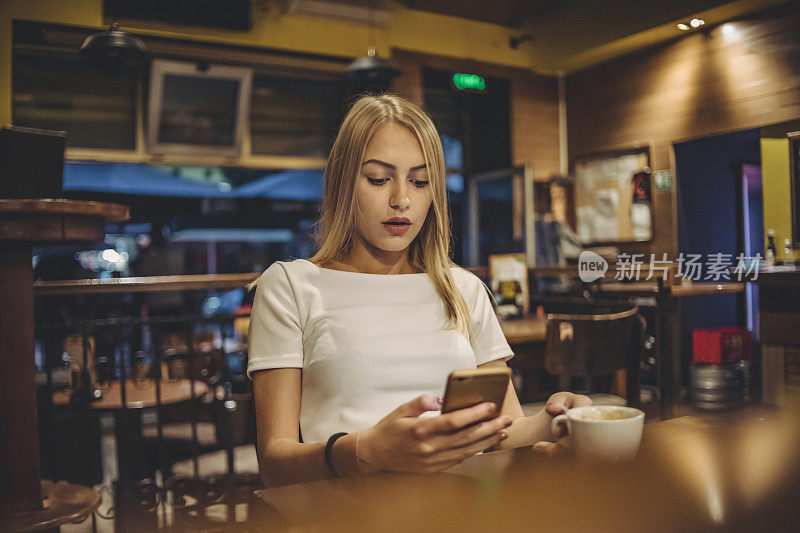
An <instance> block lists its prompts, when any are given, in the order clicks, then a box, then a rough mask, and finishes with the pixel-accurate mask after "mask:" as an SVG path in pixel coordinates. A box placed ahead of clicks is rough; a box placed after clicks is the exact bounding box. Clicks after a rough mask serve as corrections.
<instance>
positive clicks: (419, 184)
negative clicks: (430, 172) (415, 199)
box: [411, 180, 428, 189]
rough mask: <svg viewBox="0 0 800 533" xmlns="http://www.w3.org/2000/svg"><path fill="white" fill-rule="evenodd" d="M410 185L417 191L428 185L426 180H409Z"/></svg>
mask: <svg viewBox="0 0 800 533" xmlns="http://www.w3.org/2000/svg"><path fill="white" fill-rule="evenodd" d="M411 183H413V184H414V187H417V188H418V189H421V188H423V187H426V186H427V185H428V180H411Z"/></svg>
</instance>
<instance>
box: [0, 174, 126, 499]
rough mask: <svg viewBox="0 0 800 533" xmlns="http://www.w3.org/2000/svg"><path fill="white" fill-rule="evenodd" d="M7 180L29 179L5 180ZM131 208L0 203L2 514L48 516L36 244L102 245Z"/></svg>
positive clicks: (67, 203) (69, 202)
mask: <svg viewBox="0 0 800 533" xmlns="http://www.w3.org/2000/svg"><path fill="white" fill-rule="evenodd" d="M3 179H25V178H24V177H22V176H18V177H13V178H12V177H10V176H4V177H3ZM128 215H129V213H128V208H127V207H124V206H121V205H116V204H108V203H101V202H83V201H76V200H0V294H2V295H3V301H2V305H0V339H2V342H0V376H3V378H4V384H3V387H0V427H2V428H3V430H2V431H0V457H2V461H0V514H5V513H9V512H26V511H37V510H41V509H42V484H41V468H40V464H39V431H38V427H37V421H36V382H35V377H36V376H35V368H34V365H33V351H34V342H35V341H34V332H33V326H34V324H33V320H34V318H33V268H32V264H31V254H32V251H33V246H34V245H35V244H48V243H62V242H79V241H90V242H91V241H103V240H104V238H105V224H106V222H120V221H123V220H127V218H128Z"/></svg>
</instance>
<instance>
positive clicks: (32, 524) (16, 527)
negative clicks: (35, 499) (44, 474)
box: [7, 481, 102, 531]
mask: <svg viewBox="0 0 800 533" xmlns="http://www.w3.org/2000/svg"><path fill="white" fill-rule="evenodd" d="M42 499H43V500H44V506H45V508H44V509H43V510H41V511H28V512H24V513H17V514H15V515H13V516H12V518H11V521H10V523H9V524H7V525H9V526H10V529H11V531H42V530H49V529H52V528H54V527H58V526H61V525H63V524H68V523H70V522H76V521H80V520H83V519H85V518H86V517H87V516H89V515H90V514H92V513H93V512H95V511H96V510H97V508H98V507H100V502H101V500H102V498H101V497H100V493H99V492H97V491H96V490H94V489H91V488H89V487H84V486H81V485H73V484H72V483H67V482H65V481H60V482H58V483H53V482H52V481H42Z"/></svg>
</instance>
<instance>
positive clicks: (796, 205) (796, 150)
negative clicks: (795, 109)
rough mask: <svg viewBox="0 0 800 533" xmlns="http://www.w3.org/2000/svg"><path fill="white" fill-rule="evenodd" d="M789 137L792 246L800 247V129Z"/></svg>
mask: <svg viewBox="0 0 800 533" xmlns="http://www.w3.org/2000/svg"><path fill="white" fill-rule="evenodd" d="M787 136H788V137H789V165H790V170H791V176H790V182H791V184H792V246H793V247H794V248H795V249H798V248H800V131H793V132H792V133H789V134H788V135H787Z"/></svg>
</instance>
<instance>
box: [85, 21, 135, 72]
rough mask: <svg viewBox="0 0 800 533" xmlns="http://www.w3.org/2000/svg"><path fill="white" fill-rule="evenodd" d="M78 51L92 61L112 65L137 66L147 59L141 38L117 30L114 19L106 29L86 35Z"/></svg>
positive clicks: (117, 26)
mask: <svg viewBox="0 0 800 533" xmlns="http://www.w3.org/2000/svg"><path fill="white" fill-rule="evenodd" d="M80 53H81V55H84V56H86V57H88V58H90V59H92V60H94V61H98V62H102V63H108V64H114V65H128V66H137V65H141V64H142V63H144V62H145V61H146V60H147V47H146V46H145V45H144V43H143V42H142V40H141V39H139V38H138V37H136V36H135V35H131V34H130V33H125V32H124V31H119V23H118V22H117V21H116V20H115V21H114V22H112V23H111V26H109V28H108V30H106V31H101V32H98V33H95V34H92V35H90V36H89V37H87V38H86V40H85V41H83V44H82V45H81V49H80Z"/></svg>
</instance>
